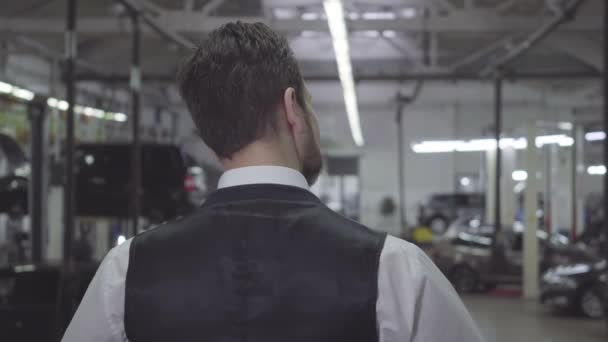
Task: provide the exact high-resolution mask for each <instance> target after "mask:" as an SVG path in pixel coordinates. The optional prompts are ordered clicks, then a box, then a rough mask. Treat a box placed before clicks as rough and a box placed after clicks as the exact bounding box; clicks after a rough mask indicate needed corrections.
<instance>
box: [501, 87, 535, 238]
mask: <svg viewBox="0 0 608 342" xmlns="http://www.w3.org/2000/svg"><path fill="white" fill-rule="evenodd" d="M494 115H495V116H494V125H495V131H494V139H496V169H495V170H494V172H495V173H496V174H495V177H494V182H495V183H494V184H495V185H494V186H495V188H494V190H495V191H494V205H495V206H494V220H495V226H496V230H495V232H496V233H498V232H499V231H500V229H501V228H502V220H501V216H500V214H501V203H500V199H501V195H502V194H501V188H500V185H501V178H500V177H501V175H502V170H501V168H502V152H501V149H500V135H501V134H502V78H501V77H500V75H498V76H497V77H496V79H495V81H494ZM528 143H530V142H528Z"/></svg>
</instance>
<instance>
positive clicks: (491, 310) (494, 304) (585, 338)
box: [463, 295, 608, 342]
mask: <svg viewBox="0 0 608 342" xmlns="http://www.w3.org/2000/svg"><path fill="white" fill-rule="evenodd" d="M463 300H464V303H465V304H466V306H467V307H468V308H469V310H470V311H471V314H472V315H473V317H474V318H475V320H476V321H477V323H478V324H479V327H480V328H481V331H482V333H483V334H484V336H485V337H486V339H487V342H503V341H504V342H516V341H535V342H566V341H568V342H572V341H575V342H594V341H598V342H599V341H602V342H606V341H608V327H607V326H606V323H605V321H601V320H600V321H597V320H595V321H594V320H588V319H585V318H582V317H578V316H575V315H572V314H565V313H556V312H554V311H553V310H550V309H549V308H546V307H543V306H542V305H539V304H537V303H535V302H529V301H525V300H522V299H519V298H500V297H491V296H488V295H474V296H465V297H463Z"/></svg>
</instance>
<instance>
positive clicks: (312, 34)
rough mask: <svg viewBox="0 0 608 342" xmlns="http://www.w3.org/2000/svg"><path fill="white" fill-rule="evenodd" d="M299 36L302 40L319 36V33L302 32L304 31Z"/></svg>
mask: <svg viewBox="0 0 608 342" xmlns="http://www.w3.org/2000/svg"><path fill="white" fill-rule="evenodd" d="M300 35H301V36H302V37H304V38H314V37H317V36H318V35H319V32H317V31H308V30H304V31H302V33H301V34H300Z"/></svg>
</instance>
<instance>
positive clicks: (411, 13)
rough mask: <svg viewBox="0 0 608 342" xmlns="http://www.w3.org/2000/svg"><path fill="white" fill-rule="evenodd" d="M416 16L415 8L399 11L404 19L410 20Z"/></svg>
mask: <svg viewBox="0 0 608 342" xmlns="http://www.w3.org/2000/svg"><path fill="white" fill-rule="evenodd" d="M416 15H418V11H417V10H416V9H415V8H412V7H407V8H404V9H403V10H402V11H401V16H402V17H404V18H405V19H412V18H415V17H416Z"/></svg>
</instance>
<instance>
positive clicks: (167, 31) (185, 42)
mask: <svg viewBox="0 0 608 342" xmlns="http://www.w3.org/2000/svg"><path fill="white" fill-rule="evenodd" d="M118 1H119V2H120V3H121V4H123V5H124V6H125V7H126V8H127V9H128V10H129V11H131V12H132V13H133V14H137V15H138V16H139V17H140V18H141V19H142V20H143V21H144V22H145V23H146V25H148V26H149V27H150V28H151V29H152V30H153V31H155V32H156V33H158V34H159V35H160V36H161V37H163V38H165V39H167V40H169V41H171V42H173V43H175V44H177V45H179V46H180V47H182V48H185V49H194V48H195V47H196V44H194V43H193V42H191V41H190V40H189V39H187V38H185V37H183V36H181V35H180V34H179V33H178V32H177V30H173V29H171V28H167V27H166V26H165V25H163V24H162V23H159V22H158V21H157V20H156V18H152V17H151V16H150V15H148V14H147V13H145V12H144V11H143V10H142V9H141V8H140V6H139V4H137V3H136V2H134V1H132V0H118ZM163 13H165V12H161V13H159V15H161V16H162V15H163ZM183 13H188V12H183ZM138 34H139V33H138Z"/></svg>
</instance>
